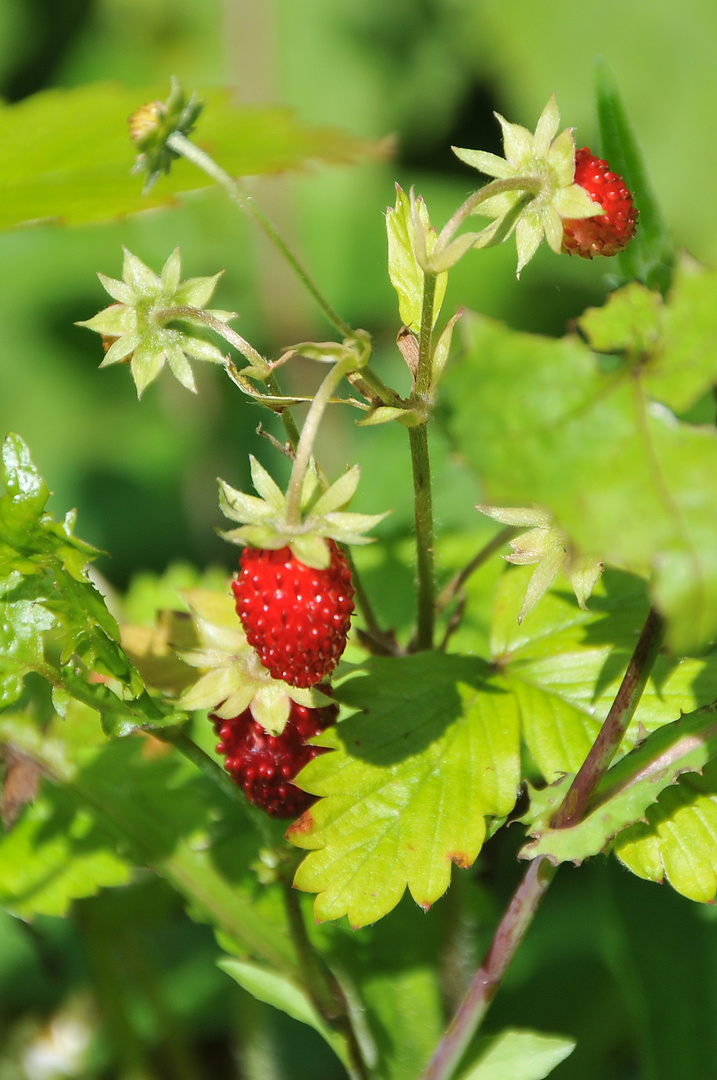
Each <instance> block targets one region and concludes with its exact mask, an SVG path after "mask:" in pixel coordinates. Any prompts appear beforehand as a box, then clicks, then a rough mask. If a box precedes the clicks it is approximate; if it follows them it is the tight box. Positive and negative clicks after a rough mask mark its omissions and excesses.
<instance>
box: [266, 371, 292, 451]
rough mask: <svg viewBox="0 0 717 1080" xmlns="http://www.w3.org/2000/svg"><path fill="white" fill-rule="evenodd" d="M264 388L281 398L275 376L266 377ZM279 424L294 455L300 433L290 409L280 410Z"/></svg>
mask: <svg viewBox="0 0 717 1080" xmlns="http://www.w3.org/2000/svg"><path fill="white" fill-rule="evenodd" d="M266 388H267V390H268V391H269V393H270V394H273V395H274V396H275V397H281V388H280V386H279V383H278V381H277V378H276V375H270V376H269V377H268V379H267V380H266ZM281 422H282V424H283V425H284V431H285V432H286V438H287V441H288V443H289V446H290V447H291V451H292V453H294V454H296V448H297V446H298V445H299V438H300V432H299V429H298V427H297V426H296V421H295V420H294V417H293V416H292V414H291V410H290V409H288V408H287V409H282V410H281Z"/></svg>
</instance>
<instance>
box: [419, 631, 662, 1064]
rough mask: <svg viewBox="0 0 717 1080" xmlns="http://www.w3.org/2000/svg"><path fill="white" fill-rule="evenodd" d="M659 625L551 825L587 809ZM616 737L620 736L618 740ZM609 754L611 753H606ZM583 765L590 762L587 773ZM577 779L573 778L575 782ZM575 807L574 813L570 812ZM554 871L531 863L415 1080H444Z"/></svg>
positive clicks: (633, 663)
mask: <svg viewBox="0 0 717 1080" xmlns="http://www.w3.org/2000/svg"><path fill="white" fill-rule="evenodd" d="M662 633H663V625H662V620H661V619H660V617H659V616H658V615H657V614H656V613H655V612H654V610H651V611H650V612H649V614H648V616H647V620H646V622H645V626H644V628H643V630H642V633H641V634H640V638H639V640H638V642H637V645H636V646H635V650H634V652H633V654H632V657H631V659H630V663H629V664H628V667H627V670H626V671H625V674H624V676H623V678H622V682H621V683H620V688H619V690H618V692H617V695H616V697H615V700H614V702H613V705H612V707H611V709H610V711H609V713H608V715H607V717H606V718H605V722H604V724H603V726H602V728H601V729H600V732H599V734H598V737H597V739H596V740H595V743H594V744H593V747H592V749H591V751H590V753H589V754H588V757H587V758H586V761H585V764H584V765H583V768H582V769H581V770H580V772H579V773H578V776H580V775H581V773H582V774H583V779H582V780H581V782H580V784H579V785H578V790H579V793H580V800H579V803H578V802H577V801H576V799H575V796H573V795H571V792H572V791H573V788H575V786H576V784H575V783H574V784H573V786H572V787H571V788H570V790H569V791H568V793H567V795H566V796H565V799H564V800H563V802H562V804H561V806H560V808H559V809H558V812H557V814H556V816H555V818H554V819H553V827H555V826H556V824H557V823H560V824H562V825H563V826H565V825H575V824H577V822H578V821H579V820H580V815H581V814H582V813H583V812H584V809H585V807H586V805H587V803H588V800H589V798H590V796H591V795H592V793H593V791H594V790H595V787H596V786H597V784H598V783H599V781H600V779H601V778H602V776H603V774H604V772H605V770H606V769H607V766H608V765H609V761H610V760H611V759H612V755H614V753H615V750H616V749H617V746H618V745H619V742H620V740H621V738H622V734H624V732H625V729H626V728H627V725H628V724H629V722H630V720H631V719H632V717H633V715H634V713H635V709H636V708H637V705H638V703H639V700H640V697H641V696H642V692H643V690H644V689H645V685H646V683H647V679H648V677H649V675H650V672H651V671H652V668H653V666H654V663H655V660H656V659H657V656H658V653H659V649H660V644H661V641H662ZM618 732H621V733H622V734H620V736H619V738H618ZM610 750H611V753H609V751H610ZM588 762H592V764H591V765H590V766H589V767H586V766H588ZM577 779H578V777H576V782H577ZM578 805H579V806H580V808H581V809H580V811H579V813H578V812H576V810H575V809H574V807H575V806H578ZM556 871H557V867H556V866H552V865H551V864H550V862H549V861H548V859H547V857H545V856H542V855H541V856H539V857H538V858H537V859H534V860H533V861H532V862H531V863H530V865H529V866H528V869H527V870H526V872H525V874H524V876H523V879H522V881H521V882H520V884H519V885H518V888H517V889H516V891H515V893H514V894H513V898H512V900H511V901H510V904H509V905H508V908H507V909H506V912H505V914H504V916H503V918H502V919H501V921H500V923H499V925H498V929H497V930H496V933H495V936H494V937H493V941H492V943H491V946H490V948H489V950H488V953H487V955H486V957H485V960H484V961H483V963H482V964H481V966H480V968H479V969H478V971H477V972H476V974H475V976H474V977H473V981H472V982H471V985H470V987H469V988H468V992H467V993H466V995H465V997H464V999H463V1001H462V1002H461V1004H460V1006H459V1007H458V1009H457V1011H456V1013H455V1015H454V1017H453V1020H452V1021H451V1023H450V1025H449V1027H448V1029H447V1031H446V1033H445V1035H444V1036H443V1038H442V1039H441V1041H440V1043H439V1044H438V1047H437V1048H436V1051H435V1053H434V1055H433V1057H432V1058H431V1060H430V1062H429V1064H428V1066H427V1068H426V1070H425V1071H424V1072H423V1073H422V1075H421V1078H420V1080H450V1077H451V1076H453V1073H454V1070H455V1069H456V1067H457V1066H458V1064H459V1062H460V1060H461V1058H462V1057H463V1054H464V1052H465V1050H466V1049H467V1047H468V1044H469V1043H470V1041H471V1039H472V1038H473V1036H474V1035H475V1033H476V1032H477V1031H478V1028H479V1027H480V1024H481V1022H482V1020H483V1018H484V1016H485V1014H486V1013H487V1011H488V1008H489V1006H490V1004H491V1002H492V1000H493V998H494V997H495V994H496V992H497V990H498V988H499V987H500V984H501V982H502V979H503V976H504V975H505V972H506V971H507V969H508V966H509V965H510V963H511V961H512V959H513V957H514V956H515V953H516V952H517V950H518V948H519V946H520V944H521V942H522V941H523V938H524V937H525V935H526V933H527V931H528V928H529V926H530V924H531V923H532V921H533V918H534V916H535V914H536V912H537V911H538V908H539V907H540V905H541V903H542V901H543V897H544V896H545V894H546V892H547V891H548V888H549V887H550V884H551V882H552V880H553V878H554V877H555V873H556Z"/></svg>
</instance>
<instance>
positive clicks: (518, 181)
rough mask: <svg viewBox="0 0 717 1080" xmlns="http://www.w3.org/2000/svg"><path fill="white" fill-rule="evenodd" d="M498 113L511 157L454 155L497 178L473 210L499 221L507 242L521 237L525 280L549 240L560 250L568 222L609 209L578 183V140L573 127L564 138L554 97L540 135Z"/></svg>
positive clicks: (468, 152) (471, 153)
mask: <svg viewBox="0 0 717 1080" xmlns="http://www.w3.org/2000/svg"><path fill="white" fill-rule="evenodd" d="M495 115H496V117H497V119H498V121H499V123H500V125H501V127H502V129H503V149H504V152H505V157H498V156H497V155H496V154H489V153H487V152H486V151H483V150H467V149H463V148H462V147H455V146H454V147H453V152H454V154H455V155H456V156H457V157H458V158H460V160H461V161H463V162H465V164H466V165H470V166H472V168H474V169H478V170H479V172H482V173H484V174H485V175H486V176H493V177H495V178H496V181H494V182H493V183H492V184H489V185H487V187H486V189H485V197H480V192H479V193H478V198H475V197H474V200H473V206H472V209H471V212H473V213H476V214H481V215H482V216H485V217H489V218H493V219H494V221H495V223H496V226H495V228H496V231H499V234H500V239H501V240H504V239H506V238H507V237H508V236H510V235H512V234H513V233H515V238H516V246H517V249H518V268H517V273H518V276H520V272H521V270H522V269H523V267H524V266H526V265H527V263H528V262H530V260H531V259H532V257H533V255H534V254H535V252H536V251H537V249H538V247H539V246H540V243H541V241H542V240H543V239H546V240H547V242H548V244H549V245H550V247H551V248H552V249H553V251H555V252H556V253H559V252H560V250H561V247H562V242H563V221H564V220H565V219H575V218H589V217H595V216H596V215H598V214H602V213H603V210H602V207H601V206H599V205H598V204H597V203H595V202H593V200H592V199H591V198H590V196H589V195H588V193H587V192H586V191H585V190H584V188H582V187H580V185H579V184H576V183H574V179H575V141H574V139H573V133H572V129H571V128H566V129H565V130H564V131H562V132H561V133H560V134H558V127H559V125H560V113H559V112H558V106H557V102H556V100H555V95H554V94H553V95H552V96H551V97H550V100H549V101H548V103H547V105H546V106H545V108H544V109H543V112H542V113H541V116H540V119H539V120H538V123H537V125H536V128H535V132H534V133H533V132H530V131H528V130H527V128H524V127H522V126H521V125H520V124H510V123H509V122H508V121H507V120H506V119H505V118H504V117H502V116H501V115H500V114H499V113H496V114H495ZM494 190H495V191H496V194H492V192H493V191H494ZM526 196H528V197H526ZM516 210H517V211H518V212H517V213H516ZM503 222H505V224H506V226H507V227H506V229H505V230H504V231H503V230H501V229H500V224H501V223H503ZM490 239H491V240H493V239H494V238H493V235H492V234H491V237H490Z"/></svg>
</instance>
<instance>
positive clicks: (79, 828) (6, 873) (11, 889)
mask: <svg viewBox="0 0 717 1080" xmlns="http://www.w3.org/2000/svg"><path fill="white" fill-rule="evenodd" d="M132 873H133V867H132V865H131V863H129V862H128V861H127V860H126V859H123V858H122V857H121V856H120V855H118V854H117V853H116V851H115V847H114V843H113V838H112V836H111V834H109V833H107V831H106V829H103V828H102V826H101V825H100V824H99V823H98V821H97V820H96V818H95V816H94V814H93V813H92V811H91V810H89V809H88V808H87V807H85V806H81V805H80V806H78V805H77V803H76V802H75V801H74V800H73V798H72V796H71V795H70V794H69V793H68V792H67V791H66V790H65V789H64V788H63V787H54V786H50V785H46V786H45V790H44V792H43V794H42V795H41V797H40V798H39V799H37V800H36V801H35V802H33V804H32V805H31V806H30V807H28V808H27V810H26V811H25V813H24V814H23V816H22V819H21V820H20V821H19V822H18V823H17V824H16V825H15V827H14V828H13V830H12V831H11V832H8V833H4V834H2V835H0V906H2V907H3V908H5V909H6V910H7V911H10V912H11V913H12V914H13V915H18V916H20V917H21V918H30V917H31V916H33V915H66V914H67V912H68V909H69V906H70V904H71V903H72V901H73V900H75V899H77V898H78V897H83V896H93V895H94V894H95V893H97V892H98V891H99V890H100V889H101V888H106V887H108V886H112V885H126V884H127V883H128V882H129V880H130V878H131V876H132Z"/></svg>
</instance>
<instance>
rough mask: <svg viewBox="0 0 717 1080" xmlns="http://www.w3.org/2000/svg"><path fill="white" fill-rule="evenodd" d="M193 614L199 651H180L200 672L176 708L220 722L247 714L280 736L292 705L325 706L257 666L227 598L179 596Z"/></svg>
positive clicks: (194, 592) (195, 593) (203, 592)
mask: <svg viewBox="0 0 717 1080" xmlns="http://www.w3.org/2000/svg"><path fill="white" fill-rule="evenodd" d="M182 595H183V599H184V600H185V602H186V604H187V606H188V607H189V610H190V612H191V615H192V620H193V623H194V629H195V632H196V636H197V639H198V642H199V647H198V648H195V649H191V650H189V651H181V652H179V654H178V655H179V657H180V659H181V660H183V661H184V663H185V664H189V665H190V666H191V667H194V668H199V669H200V671H201V674H200V675H199V678H198V679H197V681H196V682H195V683H194V684H193V685H192V686H191V687H189V689H188V690H186V691H185V692H184V693H183V694H182V696H181V698H180V699H179V702H178V706H179V708H181V709H187V710H190V711H192V710H194V709H209V710H210V711H211V712H213V713H214V714H215V715H216V716H218V717H220V718H221V719H222V720H229V719H231V718H232V717H234V716H239V715H240V713H243V712H244V710H245V709H249V708H250V709H251V713H252V716H253V717H254V719H255V720H256V721H257V723H259V724H261V725H262V727H263V728H264V730H265V731H268V732H270V733H271V734H272V735H280V734H281V732H282V731H283V730H284V727H285V726H286V722H287V720H288V719H289V714H290V712H291V703H292V701H293V702H296V704H297V705H304V706H306V707H307V708H310V709H318V708H321V707H322V706H324V705H328V704H330V699H329V698H327V697H326V696H325V695H324V694H322V693H321V691H320V690H317V689H315V688H313V687H312V688H310V689H302V688H301V687H297V686H289V685H288V684H287V683H284V682H282V681H281V679H275V678H274V677H273V676H272V675H270V674H269V672H268V671H267V670H266V668H265V667H263V666H262V664H261V661H260V660H259V657H258V656H257V654H256V651H255V650H254V649H253V648H252V647H251V645H250V644H249V642H248V641H247V640H246V637H245V636H244V632H243V630H242V627H241V624H240V622H239V620H238V618H237V615H236V611H235V610H234V602H233V600H232V597H231V596H230V595H229V594H228V593H220V592H213V591H212V590H210V589H191V590H188V591H186V592H185V593H183V594H182Z"/></svg>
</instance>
